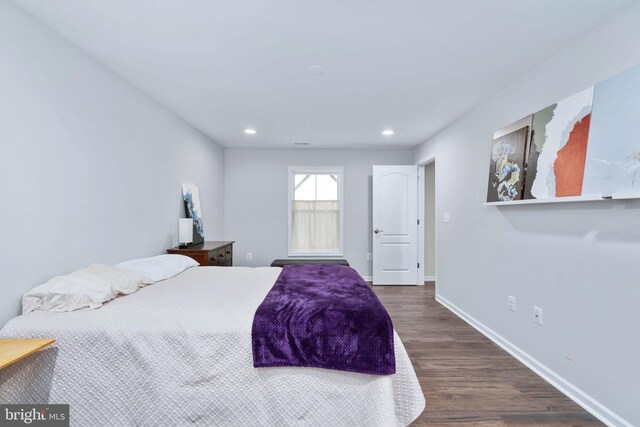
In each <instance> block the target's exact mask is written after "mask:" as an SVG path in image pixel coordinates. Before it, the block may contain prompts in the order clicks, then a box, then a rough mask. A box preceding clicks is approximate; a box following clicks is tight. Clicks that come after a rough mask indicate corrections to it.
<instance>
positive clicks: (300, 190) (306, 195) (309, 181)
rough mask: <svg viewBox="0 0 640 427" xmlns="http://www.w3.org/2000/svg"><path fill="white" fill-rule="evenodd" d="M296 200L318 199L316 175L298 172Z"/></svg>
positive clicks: (296, 177)
mask: <svg viewBox="0 0 640 427" xmlns="http://www.w3.org/2000/svg"><path fill="white" fill-rule="evenodd" d="M295 183H296V184H295V185H296V186H295V195H294V198H293V199H294V200H315V199H316V176H315V175H308V174H300V175H298V174H296V176H295Z"/></svg>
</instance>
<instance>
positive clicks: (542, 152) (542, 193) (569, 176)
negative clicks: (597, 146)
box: [526, 87, 593, 199]
mask: <svg viewBox="0 0 640 427" xmlns="http://www.w3.org/2000/svg"><path fill="white" fill-rule="evenodd" d="M592 103H593V87H590V88H589V89H586V90H584V91H582V92H580V93H577V94H575V95H573V96H571V97H569V98H566V99H564V100H562V101H560V102H558V103H557V104H555V105H553V106H551V107H548V108H545V109H544V110H541V111H539V112H538V113H536V114H534V115H533V121H534V124H533V130H534V132H533V133H534V134H533V138H532V140H533V141H534V142H533V144H532V146H531V150H530V157H531V159H530V161H529V176H528V177H527V179H528V180H530V181H531V187H530V189H529V190H528V191H526V196H527V198H535V199H548V198H553V197H567V196H580V195H581V194H582V186H583V179H584V172H585V161H586V157H587V146H588V144H589V131H590V127H591V107H592ZM550 109H552V113H551V111H550ZM537 150H539V151H537ZM532 156H533V157H532Z"/></svg>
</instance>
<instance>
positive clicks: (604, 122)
mask: <svg viewBox="0 0 640 427" xmlns="http://www.w3.org/2000/svg"><path fill="white" fill-rule="evenodd" d="M618 193H621V194H628V193H640V65H639V66H635V67H633V68H631V69H629V70H627V71H625V72H622V73H620V74H618V75H616V76H614V77H611V78H610V79H607V80H605V81H603V82H602V83H599V84H597V85H596V88H595V93H594V96H593V119H592V120H591V133H590V136H589V148H588V150H587V162H586V166H585V172H584V184H583V194H586V195H602V196H612V195H615V194H618Z"/></svg>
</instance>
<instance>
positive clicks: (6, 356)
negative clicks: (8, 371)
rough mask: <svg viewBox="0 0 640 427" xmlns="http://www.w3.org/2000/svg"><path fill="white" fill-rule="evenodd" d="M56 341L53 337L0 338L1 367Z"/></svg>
mask: <svg viewBox="0 0 640 427" xmlns="http://www.w3.org/2000/svg"><path fill="white" fill-rule="evenodd" d="M54 342H55V339H53V338H0V369H2V368H6V367H7V366H9V365H11V364H12V363H15V362H17V361H18V360H20V359H24V358H25V357H27V356H28V355H30V354H32V353H35V352H36V351H38V350H40V349H41V348H45V347H46V346H48V345H50V344H52V343H54Z"/></svg>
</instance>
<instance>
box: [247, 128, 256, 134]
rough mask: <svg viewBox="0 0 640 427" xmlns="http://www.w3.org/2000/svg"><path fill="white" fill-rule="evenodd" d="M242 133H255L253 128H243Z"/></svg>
mask: <svg viewBox="0 0 640 427" xmlns="http://www.w3.org/2000/svg"><path fill="white" fill-rule="evenodd" d="M244 133H248V134H249V135H254V134H255V133H256V130H255V129H245V130H244Z"/></svg>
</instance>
